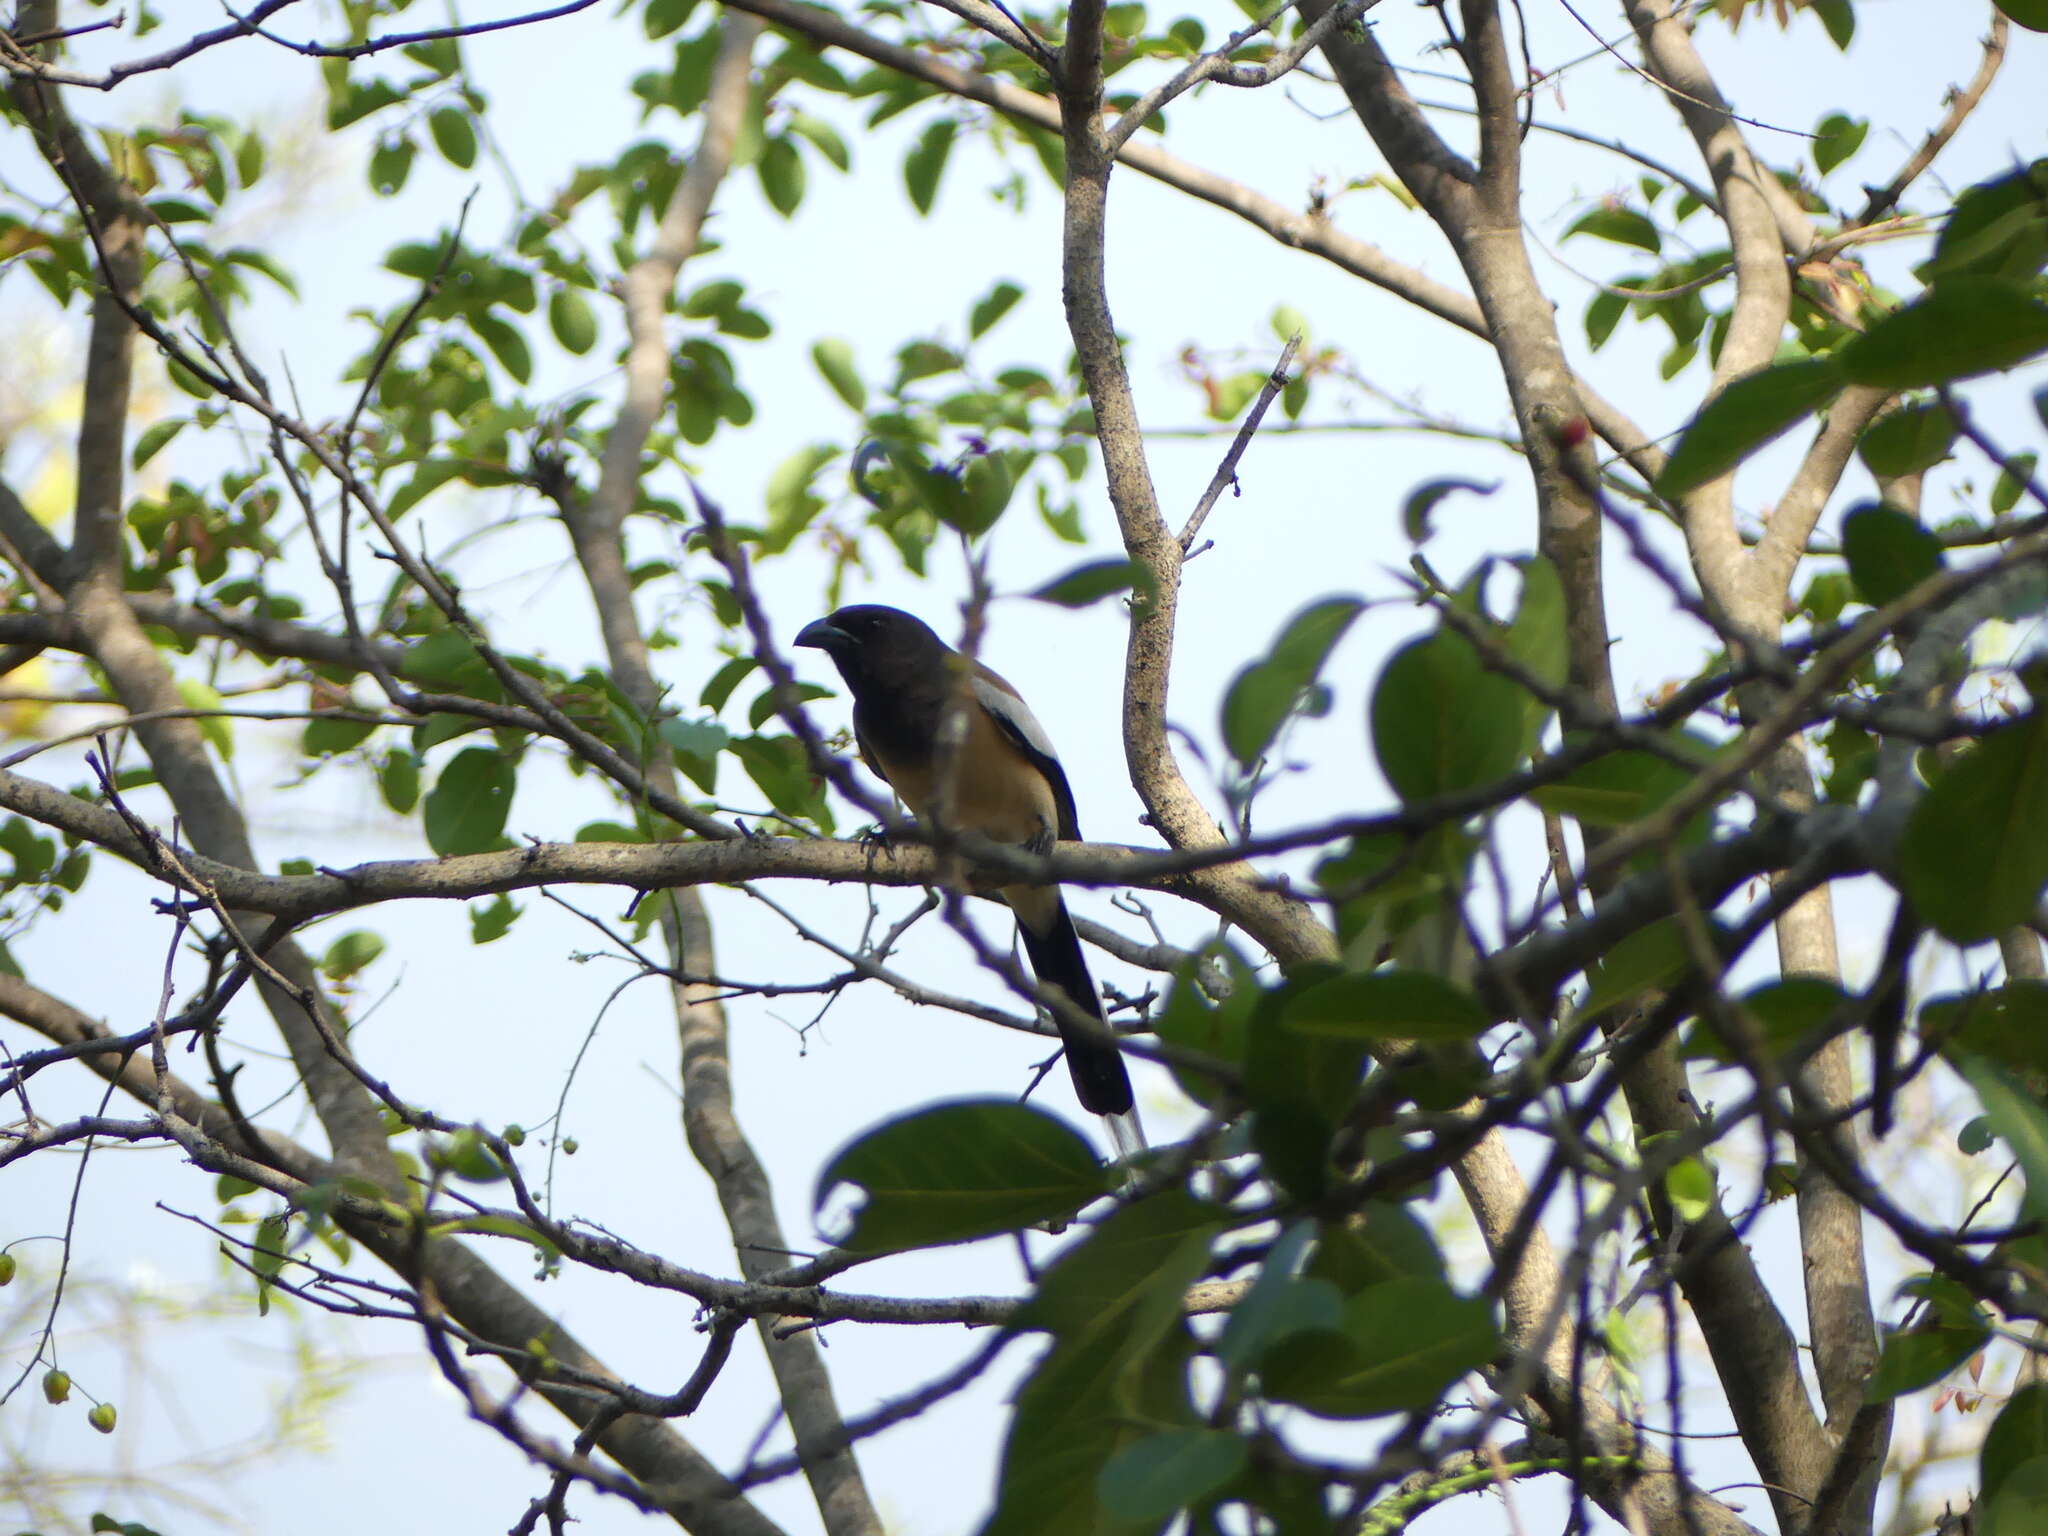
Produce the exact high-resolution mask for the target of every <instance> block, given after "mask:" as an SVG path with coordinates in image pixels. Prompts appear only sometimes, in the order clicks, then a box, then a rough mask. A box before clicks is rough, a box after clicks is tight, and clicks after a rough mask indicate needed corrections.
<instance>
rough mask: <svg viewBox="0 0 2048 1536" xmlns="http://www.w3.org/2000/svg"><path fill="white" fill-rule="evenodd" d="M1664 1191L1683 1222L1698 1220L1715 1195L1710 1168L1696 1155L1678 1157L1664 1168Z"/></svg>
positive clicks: (1709, 1207)
mask: <svg viewBox="0 0 2048 1536" xmlns="http://www.w3.org/2000/svg"><path fill="white" fill-rule="evenodd" d="M1664 1194H1665V1196H1666V1198H1668V1199H1669V1200H1670V1201H1671V1209H1672V1210H1673V1211H1675V1212H1677V1214H1678V1216H1679V1217H1680V1219H1681V1220H1684V1221H1699V1220H1701V1219H1702V1218H1703V1217H1705V1216H1706V1214H1707V1213H1708V1212H1709V1211H1711V1210H1713V1208H1714V1206H1715V1203H1716V1201H1717V1199H1718V1198H1719V1195H1718V1191H1717V1190H1716V1189H1715V1188H1714V1174H1713V1170H1712V1169H1710V1168H1708V1167H1707V1165H1706V1164H1705V1163H1703V1162H1701V1161H1700V1160H1699V1159H1698V1158H1696V1157H1681V1158H1680V1159H1679V1160H1678V1161H1677V1162H1675V1163H1673V1164H1672V1165H1671V1166H1670V1167H1669V1168H1667V1169H1665V1170H1664Z"/></svg>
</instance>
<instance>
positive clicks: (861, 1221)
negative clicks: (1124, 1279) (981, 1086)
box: [813, 1099, 1108, 1253]
mask: <svg viewBox="0 0 2048 1536" xmlns="http://www.w3.org/2000/svg"><path fill="white" fill-rule="evenodd" d="M842 1184H850V1185H854V1186H856V1187H857V1188H859V1189H860V1190H861V1191H862V1192H863V1193H864V1195H865V1197H866V1198H865V1199H864V1200H863V1201H862V1202H861V1205H860V1208H859V1211H858V1213H857V1214H856V1215H855V1217H854V1220H853V1225H852V1229H851V1230H850V1231H849V1232H848V1233H847V1234H846V1235H845V1236H844V1237H843V1238H840V1239H839V1242H840V1245H841V1246H842V1247H845V1248H847V1249H850V1250H852V1251H853V1252H856V1253H894V1252H896V1251H898V1250H901V1249H905V1248H928V1247H936V1246H938V1245H940V1244H945V1243H964V1242H970V1241H972V1240H973V1239H975V1238H979V1237H989V1236H992V1235H994V1234H996V1233H998V1232H1014V1231H1017V1230H1018V1229H1020V1228H1023V1227H1028V1226H1031V1225H1033V1224H1035V1223H1038V1222H1042V1221H1055V1220H1059V1219H1062V1218H1064V1217H1067V1216H1071V1215H1073V1213H1074V1212H1075V1211H1078V1210H1079V1209H1080V1208H1081V1207H1082V1206H1084V1205H1086V1204H1087V1203H1088V1202H1089V1201H1091V1200H1093V1199H1095V1198H1097V1197H1098V1196H1100V1195H1102V1194H1103V1193H1104V1192H1105V1191H1106V1190H1107V1188H1108V1185H1107V1182H1106V1174H1105V1171H1104V1169H1103V1167H1102V1165H1101V1163H1099V1162H1098V1161H1097V1160H1096V1157H1095V1154H1094V1152H1093V1151H1092V1150H1091V1149H1090V1148H1089V1146H1088V1143H1087V1142H1086V1141H1085V1140H1083V1139H1082V1137H1081V1136H1080V1135H1079V1134H1078V1133H1077V1132H1075V1131H1074V1130H1073V1128H1072V1127H1070V1126H1068V1125H1067V1124H1066V1123H1065V1122H1064V1121H1061V1120H1059V1119H1057V1118H1055V1117H1054V1116H1052V1115H1050V1114H1047V1113H1046V1112H1045V1111H1043V1110H1039V1109H1034V1108H1032V1107H1031V1106H1029V1105H1027V1104H1018V1103H1016V1102H1014V1101H1012V1100H1008V1099H968V1100H962V1101H960V1102H958V1103H953V1104H941V1105H939V1106H937V1107H936V1108H932V1109H923V1110H918V1111H915V1112H914V1113H911V1114H908V1115H902V1116H899V1117H898V1118H896V1119H894V1120H890V1121H887V1122H885V1123H884V1124H882V1125H881V1126H879V1127H877V1128H876V1129H874V1130H872V1131H868V1132H865V1133H864V1134H863V1135H861V1136H860V1137H859V1138H858V1139H857V1140H855V1141H853V1142H852V1143H851V1144H849V1145H848V1146H846V1147H844V1148H843V1149H841V1150H840V1151H839V1152H838V1153H837V1154H836V1155H834V1157H833V1158H832V1160H831V1161H830V1162H829V1163H827V1164H826V1165H825V1171H824V1172H823V1173H821V1174H820V1175H819V1176H818V1187H817V1191H816V1193H815V1195H814V1196H813V1207H814V1210H815V1211H817V1212H822V1211H823V1210H824V1208H825V1203H826V1201H827V1200H828V1199H830V1198H831V1196H832V1195H833V1192H834V1191H835V1190H837V1189H838V1188H839V1186H841V1185H842Z"/></svg>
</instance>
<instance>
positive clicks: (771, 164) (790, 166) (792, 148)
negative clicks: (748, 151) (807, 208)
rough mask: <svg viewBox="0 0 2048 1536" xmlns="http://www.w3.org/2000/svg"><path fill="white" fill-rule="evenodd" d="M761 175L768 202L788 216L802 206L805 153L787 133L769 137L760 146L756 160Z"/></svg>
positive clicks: (763, 192)
mask: <svg viewBox="0 0 2048 1536" xmlns="http://www.w3.org/2000/svg"><path fill="white" fill-rule="evenodd" d="M754 174H755V175H757V176H758V177H760V179H761V195H762V196H763V197H765V198H767V199H768V206H769V207H771V208H773V209H774V210H775V211H776V212H777V213H779V214H781V215H782V216H783V217H784V218H785V219H786V218H789V217H790V216H791V215H792V214H794V213H795V212H796V211H797V209H798V208H800V207H802V206H803V201H804V157H803V156H802V155H800V154H798V153H797V148H796V145H795V144H794V143H793V142H791V140H790V138H789V137H788V135H786V134H784V135H782V136H780V137H777V138H773V139H770V140H769V141H768V142H767V143H766V144H764V145H762V146H761V158H760V159H759V160H757V161H756V162H755V163H754Z"/></svg>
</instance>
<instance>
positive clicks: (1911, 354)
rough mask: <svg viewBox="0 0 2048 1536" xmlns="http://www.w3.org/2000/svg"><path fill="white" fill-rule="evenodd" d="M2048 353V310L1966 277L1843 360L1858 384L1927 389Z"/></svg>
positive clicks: (1902, 314)
mask: <svg viewBox="0 0 2048 1536" xmlns="http://www.w3.org/2000/svg"><path fill="white" fill-rule="evenodd" d="M2044 350H2048V304H2042V303H2040V302H2038V301H2037V300H2035V299H2034V298H2033V297H2032V296H2031V295H2030V294H2029V293H2028V292H2027V290H2026V288H2025V287H2024V286H2022V285H2021V284H2019V283H2015V282H2009V281H2007V280H2005V279H2003V278H1996V277H1978V276H1975V275H1963V276H1957V277H1944V278H1943V279H1941V280H1940V281H1939V282H1937V283H1936V284H1935V285H1934V286H1933V287H1931V288H1929V289H1928V290H1927V292H1926V293H1924V294H1922V295H1921V296H1920V297H1919V298H1918V299H1915V300H1914V301H1913V302H1912V303H1911V304H1908V305H1907V306H1906V307H1905V308H1904V309H1901V310H1898V311H1897V312H1895V313H1893V314H1890V315H1887V316H1885V317H1884V318H1883V319H1882V320H1879V321H1878V322H1876V323H1875V324H1874V325H1872V326H1871V327H1870V329H1868V330H1867V331H1865V332H1863V333H1862V334H1861V335H1860V336H1852V337H1850V338H1849V340H1847V341H1845V342H1843V343H1842V345H1841V347H1840V348H1839V349H1837V351H1836V353H1835V361H1836V363H1837V364H1838V365H1839V366H1840V369H1841V372H1842V376H1843V377H1844V378H1846V379H1847V380H1848V381H1849V382H1850V383H1852V384H1869V385H1874V386H1875V387H1877V388H1879V389H1926V388H1931V387H1932V386H1934V385H1936V384H1947V383H1951V382H1953V381H1954V380H1956V379H1967V378H1970V377H1972V376H1973V375H1975V374H1980V373H1994V372H1997V371H1999V370H2001V369H2006V368H2013V367H2016V366H2018V365H2019V364H2021V363H2023V362H2025V361H2027V359H2029V358H2031V357H2034V356H2035V355H2037V354H2038V353H2040V352H2042V351H2044ZM1795 366H1811V365H1795ZM1667 473H1668V471H1667Z"/></svg>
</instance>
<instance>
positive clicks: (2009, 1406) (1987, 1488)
mask: <svg viewBox="0 0 2048 1536" xmlns="http://www.w3.org/2000/svg"><path fill="white" fill-rule="evenodd" d="M2044 1456H2048V1385H2044V1384H2042V1383H2041V1382H2038V1381H2036V1382H2030V1383H2028V1384H2027V1385H2026V1386H2024V1387H2021V1388H2020V1389H2019V1390H2018V1391H2017V1392H2015V1393H2013V1395H2012V1396H2011V1397H2010V1398H2009V1399H2007V1401H2006V1405H2005V1406H2004V1407H2003V1408H2001V1409H2000V1410H1999V1411H1998V1417H1997V1418H1995V1419H1993V1420H1992V1421H1991V1428H1990V1429H1988V1430H1986V1431H1985V1433H1984V1443H1983V1445H1982V1446H1980V1447H1979V1448H1978V1451H1977V1467H1978V1477H1977V1499H1978V1502H1979V1503H1982V1504H1989V1503H1992V1502H1994V1501H1995V1500H1996V1499H1997V1497H1998V1490H1999V1489H2000V1488H2001V1487H2002V1486H2004V1483H2005V1480H2006V1479H2007V1478H2008V1477H2010V1476H2012V1474H2013V1472H2014V1471H2015V1470H2017V1469H2018V1468H2019V1467H2020V1466H2021V1465H2022V1464H2023V1463H2025V1462H2029V1461H2033V1460H2035V1459H2036V1458H2037V1457H2044Z"/></svg>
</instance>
